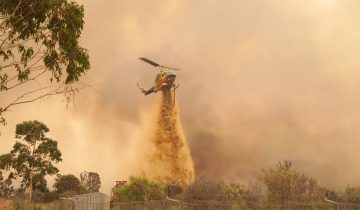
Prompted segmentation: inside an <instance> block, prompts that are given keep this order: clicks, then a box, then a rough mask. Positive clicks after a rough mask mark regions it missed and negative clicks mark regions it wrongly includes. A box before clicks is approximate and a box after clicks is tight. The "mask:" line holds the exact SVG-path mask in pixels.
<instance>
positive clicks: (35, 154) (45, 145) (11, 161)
mask: <svg viewBox="0 0 360 210" xmlns="http://www.w3.org/2000/svg"><path fill="white" fill-rule="evenodd" d="M47 132H49V129H48V127H47V126H46V125H45V124H43V123H41V122H39V121H25V122H23V123H21V124H18V125H17V126H16V138H18V139H20V141H22V142H20V141H17V142H16V143H15V144H14V146H13V149H12V150H11V151H10V153H8V154H3V155H1V156H0V169H3V170H6V171H8V173H9V175H11V176H12V178H13V179H14V178H19V179H20V189H21V190H25V189H27V188H29V189H37V190H39V191H41V192H47V191H48V189H47V183H46V180H45V176H46V175H54V174H56V173H57V172H58V171H59V170H58V169H57V168H56V167H55V166H54V165H53V164H54V163H57V162H59V161H61V160H62V159H61V152H60V151H59V150H58V148H57V142H56V141H54V140H52V139H50V138H47V137H46V136H45V133H47Z"/></svg>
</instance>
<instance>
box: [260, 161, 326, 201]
mask: <svg viewBox="0 0 360 210" xmlns="http://www.w3.org/2000/svg"><path fill="white" fill-rule="evenodd" d="M291 166H292V164H291V162H290V161H284V162H282V163H279V164H278V165H277V166H276V167H274V168H270V169H268V170H263V173H262V176H261V180H262V181H263V183H264V184H265V186H266V190H267V197H268V200H269V201H270V202H273V203H280V204H281V205H282V208H285V206H286V205H287V203H288V202H289V201H298V202H306V201H316V200H321V199H323V196H324V193H323V191H322V190H321V188H320V187H319V186H318V184H317V182H316V181H315V180H314V179H312V178H310V177H308V176H306V175H305V174H301V173H299V172H297V171H295V170H293V169H292V168H291Z"/></svg>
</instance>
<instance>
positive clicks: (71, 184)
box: [54, 174, 81, 194]
mask: <svg viewBox="0 0 360 210" xmlns="http://www.w3.org/2000/svg"><path fill="white" fill-rule="evenodd" d="M54 188H55V191H56V192H57V193H58V194H64V193H65V192H70V191H71V192H73V194H78V193H79V192H80V191H81V184H80V180H79V179H78V178H77V177H76V176H74V175H72V174H68V175H58V177H57V178H56V180H55V184H54Z"/></svg>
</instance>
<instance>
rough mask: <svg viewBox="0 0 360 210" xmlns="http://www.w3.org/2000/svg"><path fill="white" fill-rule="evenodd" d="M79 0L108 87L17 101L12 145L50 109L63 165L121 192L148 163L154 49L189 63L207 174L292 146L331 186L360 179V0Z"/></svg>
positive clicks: (258, 164)
mask: <svg viewBox="0 0 360 210" xmlns="http://www.w3.org/2000/svg"><path fill="white" fill-rule="evenodd" d="M79 2H80V3H83V4H84V6H85V13H86V14H85V28H84V31H83V36H82V45H83V46H84V47H86V48H87V49H88V50H89V52H90V56H91V64H92V71H91V72H89V73H88V75H86V76H85V77H84V78H83V79H82V82H86V83H96V84H97V85H96V87H95V90H86V91H83V92H82V93H81V94H79V95H78V96H77V98H76V100H75V103H74V105H73V106H70V108H68V109H66V108H65V103H63V102H62V99H61V98H59V97H53V98H50V99H45V100H42V101H39V102H37V103H33V104H31V105H25V106H19V107H16V108H14V110H13V111H12V112H9V113H7V115H6V117H7V119H8V125H7V126H6V127H5V128H2V135H1V136H0V145H1V147H0V153H4V152H7V151H9V149H10V147H11V146H12V145H13V143H14V138H13V137H14V130H15V124H17V123H19V122H21V121H24V120H32V119H37V120H40V121H42V122H44V123H45V124H47V125H48V126H49V128H50V130H51V132H50V134H49V136H51V137H52V138H54V139H55V140H57V141H59V147H60V150H61V151H62V153H63V162H62V163H61V164H60V165H59V166H60V169H61V173H63V174H66V173H73V174H76V175H78V174H79V173H80V172H81V171H83V170H87V171H96V172H98V173H99V174H100V176H101V178H102V182H103V186H102V188H101V190H102V191H103V192H109V191H110V187H111V186H112V185H113V184H114V181H115V180H124V179H127V177H128V176H129V175H131V174H132V171H133V170H134V168H136V166H139V165H141V164H142V163H139V162H138V161H137V159H136V157H137V156H138V153H139V152H140V151H139V150H137V149H136V148H137V145H138V144H139V141H140V140H141V136H142V134H143V132H144V126H143V125H144V119H146V118H147V117H148V116H149V115H150V114H151V113H152V111H151V110H152V109H153V106H154V104H156V103H157V100H158V99H159V97H161V94H156V95H149V96H147V97H144V96H142V95H141V94H140V92H139V91H138V89H137V87H136V83H137V82H140V83H141V84H143V85H144V86H146V87H150V86H152V85H153V79H154V76H155V74H156V72H155V71H154V70H153V68H152V67H151V66H148V65H146V64H144V63H142V62H140V61H138V60H137V58H138V57H141V56H144V57H148V58H151V59H153V60H155V61H158V62H159V63H161V64H163V65H168V66H174V67H178V68H181V69H183V70H182V71H181V72H178V74H177V82H178V83H180V87H179V89H178V91H177V102H178V104H179V107H180V108H181V112H180V118H181V121H182V125H183V129H184V131H185V136H186V137H187V140H188V144H189V147H190V153H191V155H192V158H193V161H194V167H195V172H196V174H212V175H216V176H222V177H225V178H227V179H229V180H234V181H235V180H236V181H241V182H245V183H246V182H247V181H248V180H249V179H250V178H251V177H253V176H254V175H255V174H256V173H258V172H259V171H260V169H261V168H264V167H269V166H271V165H273V164H275V163H276V162H277V161H280V160H284V159H290V160H292V161H293V162H294V165H295V167H296V168H297V169H298V170H300V171H303V172H305V173H307V174H309V175H311V176H313V177H314V178H316V179H317V180H318V181H319V182H320V184H323V185H325V186H329V187H333V188H335V189H341V188H343V187H344V186H346V185H347V184H349V185H360V181H359V179H357V177H359V176H360V167H359V165H360V164H359V163H360V156H359V155H358V148H359V146H360V141H359V138H360V130H359V129H358V128H359V126H360V99H359V97H360V94H359V93H360V71H359V69H360V68H359V67H360V59H359V54H360V40H359V37H360V28H359V27H358V23H359V21H360V13H359V12H358V8H359V6H360V2H359V1H356V0H344V1H337V0H327V1H325V0H304V1H292V0H273V1H247V0H224V1H221V3H220V1H215V0H206V1H205V0H199V1H190V0H155V1H145V0H142V1H140V0H126V1H115V0H105V1H95V0H82V1H79ZM34 85H35V84H34ZM1 100H3V99H1Z"/></svg>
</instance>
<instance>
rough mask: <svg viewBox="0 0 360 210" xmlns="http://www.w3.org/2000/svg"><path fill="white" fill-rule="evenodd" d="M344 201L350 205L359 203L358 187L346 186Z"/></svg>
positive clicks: (359, 193)
mask: <svg viewBox="0 0 360 210" xmlns="http://www.w3.org/2000/svg"><path fill="white" fill-rule="evenodd" d="M345 200H346V201H347V202H351V203H360V187H350V186H347V187H346V189H345Z"/></svg>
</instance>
